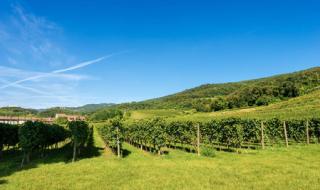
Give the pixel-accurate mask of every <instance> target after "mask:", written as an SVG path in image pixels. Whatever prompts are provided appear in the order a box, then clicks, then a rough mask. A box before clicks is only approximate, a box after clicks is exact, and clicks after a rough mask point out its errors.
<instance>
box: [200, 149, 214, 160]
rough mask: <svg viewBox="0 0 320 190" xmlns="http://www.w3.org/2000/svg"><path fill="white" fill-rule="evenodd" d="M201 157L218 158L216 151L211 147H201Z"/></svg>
mask: <svg viewBox="0 0 320 190" xmlns="http://www.w3.org/2000/svg"><path fill="white" fill-rule="evenodd" d="M200 152H201V155H202V156H206V157H211V158H212V157H215V156H216V151H215V150H214V149H213V148H212V147H209V146H201V151H200Z"/></svg>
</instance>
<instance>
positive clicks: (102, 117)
mask: <svg viewBox="0 0 320 190" xmlns="http://www.w3.org/2000/svg"><path fill="white" fill-rule="evenodd" d="M115 117H120V118H122V117H123V112H122V111H121V110H118V109H100V110H98V111H97V112H95V113H93V114H92V115H91V116H90V120H91V121H95V122H99V121H106V120H108V119H112V118H115Z"/></svg>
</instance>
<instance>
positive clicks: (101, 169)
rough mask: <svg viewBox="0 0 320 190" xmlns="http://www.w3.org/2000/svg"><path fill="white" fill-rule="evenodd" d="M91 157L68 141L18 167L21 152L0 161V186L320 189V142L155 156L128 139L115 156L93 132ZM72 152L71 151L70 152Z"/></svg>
mask: <svg viewBox="0 0 320 190" xmlns="http://www.w3.org/2000/svg"><path fill="white" fill-rule="evenodd" d="M95 140H96V141H95V145H96V149H95V151H94V154H93V155H91V157H87V158H82V159H80V160H79V161H77V162H76V163H70V162H69V161H70V152H71V150H70V149H69V147H63V148H61V149H58V150H55V151H51V152H50V153H49V154H48V155H47V156H46V157H45V158H42V159H40V158H38V159H34V160H33V161H32V163H31V164H30V165H28V167H26V168H25V169H24V170H19V163H20V155H17V153H11V154H12V155H7V154H5V155H4V158H3V159H1V161H0V189H37V190H38V189H46V190H47V189H281V190H283V189H290V190H293V189H315V190H316V189H319V186H320V172H319V166H320V160H319V157H320V145H309V146H304V145H300V146H294V147H289V149H286V148H273V149H267V150H250V151H249V150H248V151H243V153H242V154H236V153H227V152H216V156H215V157H213V158H207V157H198V156H197V155H195V154H192V153H186V152H183V151H180V150H171V149H169V153H168V154H167V155H163V156H156V155H152V154H150V153H147V152H144V151H141V150H139V149H137V148H134V147H132V146H131V145H128V144H125V147H124V148H125V149H126V156H125V157H124V158H122V159H117V158H116V157H115V156H114V155H113V154H112V153H111V152H110V151H108V150H104V149H103V147H104V145H103V142H102V141H101V139H100V138H99V137H98V136H97V134H95ZM68 152H69V153H68Z"/></svg>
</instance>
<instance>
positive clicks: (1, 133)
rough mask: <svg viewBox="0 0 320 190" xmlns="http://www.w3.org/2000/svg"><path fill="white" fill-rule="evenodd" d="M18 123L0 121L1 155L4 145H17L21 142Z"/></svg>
mask: <svg viewBox="0 0 320 190" xmlns="http://www.w3.org/2000/svg"><path fill="white" fill-rule="evenodd" d="M18 129H19V127H18V125H10V124H4V123H0V156H1V151H2V149H3V147H4V146H7V147H9V146H16V145H17V144H18V142H19V137H18Z"/></svg>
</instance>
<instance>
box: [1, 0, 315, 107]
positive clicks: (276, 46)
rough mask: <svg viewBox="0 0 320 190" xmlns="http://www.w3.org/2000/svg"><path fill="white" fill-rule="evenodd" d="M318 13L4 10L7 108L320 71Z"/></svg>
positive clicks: (85, 6)
mask: <svg viewBox="0 0 320 190" xmlns="http://www.w3.org/2000/svg"><path fill="white" fill-rule="evenodd" d="M319 10H320V3H319V1H316V0H309V1H308V0H301V1H294V0H282V1H279V0H277V1H274V0H265V1H263V0H261V1H256V0H255V1H246V0H242V1H238V0H225V1H222V0H212V1H209V0H208V1H204V0H193V1H192V0H175V1H174V0H143V1H142V0H135V1H131V0H90V1H84V0H83V1H82V0H78V1H65V0H56V1H42V0H28V1H11V0H2V1H1V3H0V106H23V107H33V108H46V107H52V106H79V105H83V104H87V103H101V102H115V103H120V102H129V101H139V100H144V99H149V98H154V97H159V96H164V95H168V94H171V93H175V92H179V91H181V90H184V89H187V88H192V87H195V86H198V85H201V84H206V83H221V82H230V81H239V80H247V79H253V78H260V77H265V76H270V75H274V74H280V73H286V72H292V71H297V70H302V69H307V68H310V67H315V66H319V60H320V53H319V50H320V11H319ZM99 58H101V59H102V60H97V59H99ZM103 58H104V59H103ZM87 61H92V62H89V63H88V62H87ZM56 71H61V72H56Z"/></svg>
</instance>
